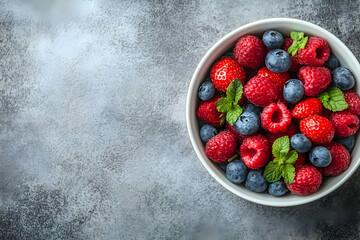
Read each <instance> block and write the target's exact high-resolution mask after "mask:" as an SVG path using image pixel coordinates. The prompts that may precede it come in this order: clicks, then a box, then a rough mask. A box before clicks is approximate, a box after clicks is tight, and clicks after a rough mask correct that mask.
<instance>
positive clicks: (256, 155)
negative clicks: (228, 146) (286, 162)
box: [239, 134, 271, 169]
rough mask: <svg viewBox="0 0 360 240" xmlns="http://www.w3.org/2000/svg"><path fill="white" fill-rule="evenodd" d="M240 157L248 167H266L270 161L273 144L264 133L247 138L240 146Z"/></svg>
mask: <svg viewBox="0 0 360 240" xmlns="http://www.w3.org/2000/svg"><path fill="white" fill-rule="evenodd" d="M239 153H240V157H241V159H242V160H243V162H244V163H245V165H246V166H247V167H248V168H251V169H257V168H260V167H264V166H265V165H266V164H267V162H268V161H269V157H270V154H271V146H270V144H269V141H268V139H267V138H266V137H265V136H263V135H260V134H259V135H255V136H251V137H248V138H246V139H245V140H244V141H243V143H242V144H241V146H240V150H239Z"/></svg>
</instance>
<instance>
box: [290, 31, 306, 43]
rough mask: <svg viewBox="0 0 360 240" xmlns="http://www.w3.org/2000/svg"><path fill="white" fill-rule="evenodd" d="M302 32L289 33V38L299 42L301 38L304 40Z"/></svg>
mask: <svg viewBox="0 0 360 240" xmlns="http://www.w3.org/2000/svg"><path fill="white" fill-rule="evenodd" d="M304 34H305V33H304V32H295V31H293V32H290V37H291V38H292V39H293V40H297V41H298V40H301V39H302V38H304Z"/></svg>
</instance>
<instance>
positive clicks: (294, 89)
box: [283, 79, 304, 103]
mask: <svg viewBox="0 0 360 240" xmlns="http://www.w3.org/2000/svg"><path fill="white" fill-rule="evenodd" d="M283 96H284V99H285V100H286V101H288V102H289V103H297V102H299V101H300V100H301V98H302V97H303V96H304V84H303V83H302V82H301V81H300V80H298V79H290V80H288V81H287V82H286V83H285V85H284V90H283Z"/></svg>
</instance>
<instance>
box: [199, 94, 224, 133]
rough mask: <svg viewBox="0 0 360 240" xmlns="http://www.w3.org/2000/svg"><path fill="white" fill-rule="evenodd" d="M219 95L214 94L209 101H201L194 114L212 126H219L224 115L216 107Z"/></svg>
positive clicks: (222, 121)
mask: <svg viewBox="0 0 360 240" xmlns="http://www.w3.org/2000/svg"><path fill="white" fill-rule="evenodd" d="M219 98H220V96H215V97H213V98H212V99H210V100H209V101H206V102H202V103H200V105H199V108H198V110H197V111H196V115H197V116H198V117H199V118H200V119H201V120H204V121H205V122H207V123H209V124H211V125H213V126H214V127H220V126H222V125H223V124H224V121H225V115H224V114H223V113H221V112H219V111H218V110H217V108H216V102H217V101H218V100H219Z"/></svg>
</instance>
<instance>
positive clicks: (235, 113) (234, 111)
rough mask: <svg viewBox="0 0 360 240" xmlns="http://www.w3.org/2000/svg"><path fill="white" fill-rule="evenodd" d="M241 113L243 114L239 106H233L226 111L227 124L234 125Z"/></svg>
mask: <svg viewBox="0 0 360 240" xmlns="http://www.w3.org/2000/svg"><path fill="white" fill-rule="evenodd" d="M242 112H243V110H242V108H241V107H240V106H239V105H237V104H234V105H233V106H232V107H231V108H230V110H229V111H227V113H226V121H228V123H229V124H230V125H231V126H232V125H234V123H235V122H236V121H237V120H238V118H239V117H240V115H241V114H242Z"/></svg>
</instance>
